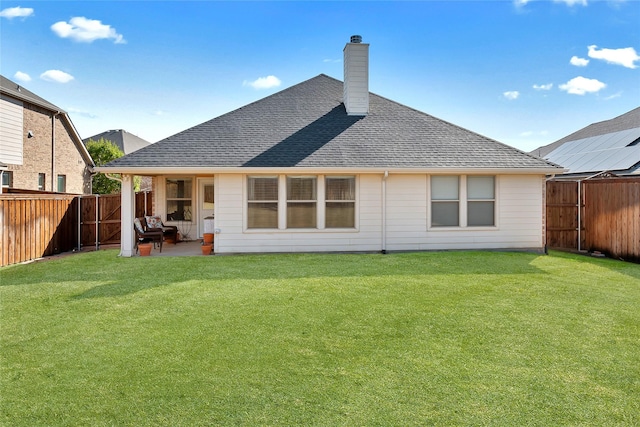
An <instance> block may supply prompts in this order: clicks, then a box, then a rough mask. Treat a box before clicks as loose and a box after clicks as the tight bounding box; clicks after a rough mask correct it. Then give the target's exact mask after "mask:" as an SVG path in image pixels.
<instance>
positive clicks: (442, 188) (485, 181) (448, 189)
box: [430, 175, 496, 228]
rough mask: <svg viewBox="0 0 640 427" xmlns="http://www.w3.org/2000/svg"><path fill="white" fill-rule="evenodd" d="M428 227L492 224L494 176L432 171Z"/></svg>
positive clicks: (494, 199)
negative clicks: (445, 173) (440, 173)
mask: <svg viewBox="0 0 640 427" xmlns="http://www.w3.org/2000/svg"><path fill="white" fill-rule="evenodd" d="M430 181H431V187H430V189H431V227H433V228H438V227H493V226H495V224H496V220H495V215H496V212H495V211H496V209H495V204H496V196H495V195H496V189H495V188H496V177H495V176H491V175H461V176H457V175H432V176H431V177H430Z"/></svg>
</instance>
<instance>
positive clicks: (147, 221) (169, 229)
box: [141, 216, 178, 244]
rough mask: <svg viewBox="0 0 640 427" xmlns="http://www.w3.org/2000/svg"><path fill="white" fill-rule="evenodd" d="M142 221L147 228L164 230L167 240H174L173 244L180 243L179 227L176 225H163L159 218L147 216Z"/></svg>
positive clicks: (163, 233)
mask: <svg viewBox="0 0 640 427" xmlns="http://www.w3.org/2000/svg"><path fill="white" fill-rule="evenodd" d="M141 221H144V222H143V226H144V227H145V228H149V229H159V230H162V235H163V236H164V238H165V239H171V240H173V244H176V243H178V227H176V226H175V225H166V224H163V223H162V219H160V217H159V216H145V217H144V218H141Z"/></svg>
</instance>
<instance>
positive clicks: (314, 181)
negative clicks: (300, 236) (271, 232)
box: [246, 175, 356, 232]
mask: <svg viewBox="0 0 640 427" xmlns="http://www.w3.org/2000/svg"><path fill="white" fill-rule="evenodd" d="M246 182H247V193H246V194H247V202H246V203H247V205H246V206H247V211H246V212H247V216H246V227H247V229H279V230H294V229H297V230H301V231H305V232H306V231H309V230H325V229H354V228H356V177H355V176H354V175H348V176H338V175H327V176H325V175H275V176H273V175H272V176H268V175H262V176H257V175H254V176H251V175H249V176H247V181H246Z"/></svg>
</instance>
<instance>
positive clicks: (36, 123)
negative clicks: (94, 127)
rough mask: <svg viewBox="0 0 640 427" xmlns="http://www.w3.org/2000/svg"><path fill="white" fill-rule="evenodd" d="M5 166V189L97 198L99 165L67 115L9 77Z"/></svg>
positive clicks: (2, 118) (1, 156) (4, 87)
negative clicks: (94, 182)
mask: <svg viewBox="0 0 640 427" xmlns="http://www.w3.org/2000/svg"><path fill="white" fill-rule="evenodd" d="M0 164H4V166H3V167H0V172H1V175H2V187H4V188H5V189H6V188H17V189H21V190H41V191H55V192H60V193H73V194H91V168H92V167H93V166H94V164H93V160H92V159H91V156H90V155H89V153H88V152H87V149H86V148H85V146H84V144H83V143H82V139H81V138H80V136H79V135H78V132H77V131H76V129H75V127H74V126H73V123H72V122H71V119H70V118H69V116H68V115H67V113H66V112H65V111H63V110H62V109H61V108H59V107H56V106H55V105H54V104H52V103H50V102H48V101H46V100H44V99H43V98H41V97H39V96H38V95H36V94H34V93H33V92H30V91H28V90H27V89H25V88H23V87H21V86H20V85H18V84H17V83H14V82H12V81H11V80H9V79H7V78H5V77H3V76H0ZM2 169H4V170H2Z"/></svg>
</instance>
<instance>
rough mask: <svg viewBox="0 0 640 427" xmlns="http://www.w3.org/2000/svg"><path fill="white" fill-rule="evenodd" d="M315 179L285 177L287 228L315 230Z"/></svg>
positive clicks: (310, 177)
mask: <svg viewBox="0 0 640 427" xmlns="http://www.w3.org/2000/svg"><path fill="white" fill-rule="evenodd" d="M316 197H317V179H316V177H315V176H288V177H287V228H316V227H317V221H316V215H317V201H316Z"/></svg>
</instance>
